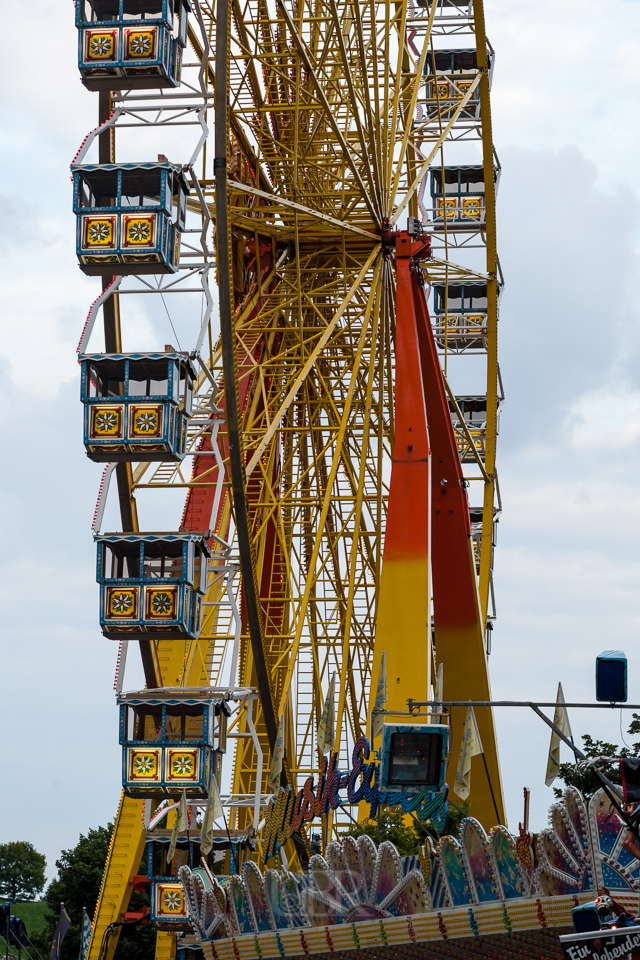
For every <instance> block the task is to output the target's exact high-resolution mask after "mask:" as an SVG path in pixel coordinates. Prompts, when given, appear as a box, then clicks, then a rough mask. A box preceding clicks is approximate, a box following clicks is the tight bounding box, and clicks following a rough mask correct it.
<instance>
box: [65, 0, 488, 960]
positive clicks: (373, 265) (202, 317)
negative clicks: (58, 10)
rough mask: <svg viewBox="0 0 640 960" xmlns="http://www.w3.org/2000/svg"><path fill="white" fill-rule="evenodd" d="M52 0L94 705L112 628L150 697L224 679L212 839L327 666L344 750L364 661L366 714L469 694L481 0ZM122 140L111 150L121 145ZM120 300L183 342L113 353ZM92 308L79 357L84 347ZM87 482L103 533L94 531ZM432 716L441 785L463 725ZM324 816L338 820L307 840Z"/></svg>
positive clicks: (484, 782) (483, 273) (480, 452)
mask: <svg viewBox="0 0 640 960" xmlns="http://www.w3.org/2000/svg"><path fill="white" fill-rule="evenodd" d="M76 7H77V15H76V22H77V26H78V28H79V36H80V70H81V74H82V76H83V80H84V82H85V85H86V86H87V87H88V88H89V89H93V90H96V91H99V98H100V118H99V119H100V123H99V126H98V127H97V128H96V130H95V131H93V132H92V133H91V134H90V135H89V137H88V138H87V139H86V140H85V142H84V143H83V145H82V147H81V150H80V151H79V153H78V155H77V157H76V158H75V160H74V164H73V166H72V172H73V178H74V203H75V212H76V214H77V218H78V258H79V263H80V266H81V269H83V271H84V272H85V273H88V274H89V275H96V276H100V277H102V292H101V293H100V294H99V296H98V297H97V299H96V301H95V303H94V304H93V305H92V308H91V310H90V312H89V317H88V320H87V324H86V326H85V329H84V331H83V334H82V338H81V343H80V353H81V360H82V365H83V380H82V383H83V387H82V389H83V395H82V399H83V402H84V404H85V438H84V439H85V447H86V449H87V453H88V455H89V456H90V458H91V459H93V460H96V461H97V462H103V463H106V464H107V467H106V468H105V472H104V476H103V483H102V487H101V497H100V500H99V503H98V508H97V511H96V517H95V520H94V532H95V535H96V539H97V541H98V548H99V560H98V564H99V565H98V578H99V581H100V584H101V587H100V590H101V608H100V618H101V626H102V629H103V632H104V634H105V635H106V636H108V637H112V638H115V639H120V640H121V641H122V643H121V652H120V655H119V662H120V667H119V674H118V676H117V678H116V689H117V692H118V693H121V691H122V675H123V672H124V662H125V660H126V658H127V657H130V656H131V655H132V653H131V651H132V648H133V647H139V649H140V652H141V657H142V663H143V668H144V673H145V679H146V684H147V687H148V688H149V689H151V690H153V689H160V688H161V689H163V690H164V689H174V690H175V689H176V688H179V687H184V688H195V687H210V688H212V689H214V690H216V691H221V690H227V691H230V692H233V691H235V694H233V697H235V703H236V704H237V706H238V709H237V713H236V717H235V727H234V723H233V722H232V724H231V728H230V730H234V731H235V732H233V733H232V734H231V736H232V737H233V736H235V737H236V739H235V741H234V742H235V744H236V747H235V751H231V750H227V753H226V756H225V758H224V764H225V765H227V770H226V774H225V776H226V777H227V778H228V781H229V786H228V791H227V794H226V798H225V797H223V799H225V802H226V806H227V808H228V820H229V822H228V828H229V830H232V831H235V832H236V833H235V835H241V834H249V833H251V831H252V830H253V831H254V832H255V830H256V828H258V827H259V820H260V815H259V812H260V809H261V808H263V805H264V803H265V801H266V799H267V798H268V796H269V789H268V784H267V774H268V770H269V762H270V757H271V754H272V752H273V750H274V746H275V744H276V740H277V737H278V734H279V731H280V730H282V731H283V736H284V763H283V770H282V774H281V778H282V783H283V784H288V785H289V786H291V787H292V788H295V789H297V788H298V787H299V786H301V785H302V783H303V782H304V781H305V780H307V778H308V777H310V776H312V775H313V774H314V773H317V771H318V769H319V757H318V742H317V729H318V726H319V723H320V719H321V715H322V711H323V707H324V705H325V702H326V698H327V692H328V691H329V690H330V689H331V690H333V689H334V687H333V686H332V684H335V691H336V694H335V696H336V699H335V704H334V708H335V751H336V754H337V756H338V758H339V762H340V765H341V767H342V768H343V769H347V768H348V767H349V765H350V760H351V756H352V753H353V750H354V746H355V745H356V744H357V743H358V742H359V741H361V738H362V737H366V736H369V733H370V721H371V710H372V706H373V702H372V699H373V694H374V692H375V691H374V690H373V689H372V688H373V686H374V685H375V680H376V677H377V675H378V672H379V669H380V663H381V660H382V655H383V653H384V656H385V661H386V670H387V686H388V697H387V702H386V709H387V711H388V713H389V714H390V715H394V714H395V715H396V716H399V715H401V714H402V713H406V712H407V710H408V708H407V700H409V699H414V700H423V701H424V700H430V699H433V696H434V693H432V691H435V682H436V676H437V674H438V670H439V668H440V666H442V667H443V670H444V692H445V694H446V697H447V699H458V700H466V699H480V700H488V699H490V689H489V679H488V655H489V654H490V652H491V650H490V637H491V629H492V621H493V619H494V618H495V603H494V600H493V583H492V570H493V550H494V542H495V529H496V522H497V518H498V516H499V512H500V509H501V505H500V497H499V490H498V486H497V474H496V470H495V456H496V438H497V432H498V416H499V409H500V404H501V402H502V399H503V397H502V389H501V381H500V374H499V367H498V361H497V320H498V300H499V294H500V290H501V287H502V277H501V274H500V267H499V261H498V257H497V248H496V230H495V194H496V189H497V184H498V179H499V165H498V163H497V159H496V157H495V151H494V149H493V144H492V134H491V113H490V99H489V97H490V83H491V74H492V70H493V62H494V54H493V50H492V48H491V47H490V45H489V44H488V41H487V39H486V35H485V27H484V16H483V9H482V3H481V0H473V2H469V0H431V2H429V0H423V3H418V4H417V6H414V4H413V3H412V2H410V0H406V2H404V3H397V4H389V3H383V2H380V0H369V2H366V3H364V4H356V3H351V2H350V0H320V2H314V3H313V4H311V3H304V2H301V3H293V2H291V0H274V2H271V0H268V2H267V0H217V4H215V5H211V4H209V3H207V2H205V0H192V2H191V3H189V2H188V0H180V2H177V0H176V2H174V0H77V4H76ZM212 121H213V123H212ZM185 127H190V128H191V129H190V131H189V132H192V133H193V134H194V136H193V142H192V143H191V142H189V145H188V147H185V145H186V144H187V136H186V132H185V131H184V129H183V128H185ZM211 127H213V129H211ZM130 129H136V130H137V131H139V134H138V133H137V134H136V135H135V136H139V138H140V139H139V141H137V144H138V143H139V145H140V146H139V147H138V146H137V148H136V151H135V158H136V159H135V162H130V161H126V162H118V161H117V156H116V150H117V147H118V144H119V143H120V137H121V136H126V135H128V131H129V130H130ZM121 131H122V134H121ZM158 131H160V132H161V133H162V134H163V135H166V137H167V143H168V144H170V146H171V149H173V150H174V151H175V152H176V153H175V155H174V154H172V159H171V161H169V160H168V159H167V156H166V154H169V153H170V152H171V150H170V148H169V147H167V149H166V151H165V152H163V153H162V154H158V160H157V161H156V160H155V159H154V157H153V156H151V155H148V154H145V153H144V150H145V149H146V148H145V147H144V146H143V145H142V143H143V140H142V138H143V135H146V134H147V133H149V132H153V133H154V134H157V133H158ZM96 146H97V148H98V157H97V162H96V163H93V164H92V163H88V162H87V160H88V158H89V151H90V150H91V149H92V148H95V147H96ZM178 152H182V155H180V156H178V155H177V154H178ZM211 228H213V237H212V232H211ZM214 281H215V282H214ZM216 287H217V293H216V289H215V288H216ZM169 295H171V296H169ZM130 296H131V297H133V296H145V297H149V298H154V302H156V303H160V304H161V305H160V306H159V307H158V309H159V310H160V311H166V314H167V316H168V318H169V321H170V322H171V323H172V325H173V321H172V319H171V313H172V312H173V311H171V310H170V309H167V300H179V299H180V298H181V301H182V302H183V303H185V304H189V305H191V306H192V307H193V306H194V304H196V306H197V310H196V312H197V313H198V314H199V315H198V317H197V322H196V323H195V324H194V325H192V326H191V328H190V329H191V331H192V333H193V332H194V331H195V333H194V335H193V337H192V341H191V342H190V343H189V344H188V347H187V349H186V350H185V349H182V348H181V344H180V343H178V345H177V348H176V346H175V345H173V344H168V345H167V346H166V347H165V349H164V351H161V350H155V352H154V351H153V350H150V351H149V350H148V351H140V352H138V353H126V351H125V350H124V348H123V331H126V325H127V305H128V303H129V302H131V301H130V300H129V299H128V297H130ZM216 297H217V300H218V307H219V322H218V319H217V317H216V310H215V309H214V306H215V300H216ZM428 304H430V306H428ZM100 312H102V317H103V322H104V331H105V337H104V353H102V354H99V353H97V352H94V351H91V350H90V349H89V341H90V337H91V336H92V335H95V333H94V328H95V324H96V321H97V319H98V318H99V316H100ZM174 333H175V329H174ZM176 336H177V335H176ZM182 346H183V347H184V344H183V345H182ZM466 384H469V386H468V388H466ZM481 384H482V386H481ZM112 477H114V478H115V481H116V485H117V498H118V503H119V506H120V514H121V519H122V531H120V532H117V533H111V534H109V533H106V532H103V531H102V520H103V512H104V505H105V502H106V499H107V492H108V489H109V484H110V481H111V480H112ZM111 490H112V494H113V487H112V488H111ZM163 490H164V491H167V492H171V493H176V492H179V491H182V492H184V494H185V495H186V500H185V503H184V509H183V513H182V517H180V516H175V515H172V514H171V512H170V511H169V510H168V511H167V517H166V524H165V525H164V526H163V530H164V532H158V531H157V530H156V531H153V532H151V533H147V532H144V531H142V532H141V531H139V530H138V523H137V503H138V501H139V500H140V498H142V497H144V496H147V495H149V496H151V495H157V492H158V491H163ZM152 491H153V494H152V493H151V492H152ZM166 502H167V503H171V504H173V503H174V500H173V499H170V498H169V497H167V501H166ZM172 571H173V572H172ZM176 571H179V572H178V573H176ZM145 578H146V579H145ZM154 578H155V580H154ZM147 580H148V582H147ZM128 581H130V583H129V582H128ZM136 591H137V592H136ZM154 591H155V592H154ZM134 641H135V643H134ZM334 678H335V679H334ZM440 695H441V696H442V691H441V692H440ZM175 696H177V694H176V695H175ZM229 696H232V693H229ZM142 699H143V700H144V697H143V698H142ZM147 699H148V698H147ZM174 699H175V697H174ZM137 702H138V701H136V703H137ZM145 702H146V701H145ZM163 709H165V710H166V708H163ZM458 713H459V715H458ZM163 716H164V715H163ZM451 719H452V749H451V754H450V756H451V758H452V759H451V760H450V764H449V771H448V779H449V782H452V781H453V774H454V772H455V765H456V763H457V756H458V753H459V746H460V739H461V735H462V720H463V715H462V712H461V711H458V712H456V709H454V710H453V711H452V718H451ZM167 722H168V721H166V720H164V719H163V720H162V724H166V723H167ZM478 724H479V728H480V732H481V735H482V740H483V744H484V748H485V756H484V759H485V761H486V765H485V767H484V769H481V770H479V771H478V774H477V778H476V781H477V782H474V793H473V798H472V813H473V814H474V815H475V816H477V817H478V818H479V819H480V820H481V821H484V822H485V823H487V824H489V823H495V822H502V823H504V804H503V800H502V786H501V776H500V769H499V763H498V756H497V746H496V739H495V730H494V725H493V717H492V714H491V711H490V710H489V709H488V708H482V709H478ZM163 729H164V727H163ZM229 761H230V762H231V765H232V769H230V768H229ZM223 779H224V778H223ZM165 786H166V785H165ZM149 789H151V788H149ZM167 793H169V794H170V790H168V788H167ZM143 795H144V794H143V793H139V794H137V795H135V791H134V792H133V793H132V791H131V790H130V791H129V794H128V795H127V796H125V797H124V798H123V801H122V803H121V807H120V810H119V813H118V819H117V823H116V830H115V833H114V838H113V841H112V850H111V852H110V856H109V860H108V863H107V868H106V871H105V877H104V880H103V890H102V893H101V897H100V901H99V904H98V911H97V916H96V921H95V924H94V933H93V940H92V945H91V949H90V952H91V955H92V960H93V954H94V953H95V956H96V957H98V954H99V951H100V947H101V937H102V935H103V933H104V930H106V929H107V927H108V926H109V924H110V923H112V922H113V920H114V918H117V917H121V916H122V915H123V913H124V911H125V910H126V905H127V903H128V898H129V896H130V892H131V889H132V887H131V878H132V877H133V875H134V874H135V871H136V869H137V866H138V863H139V860H140V856H141V854H142V850H143V846H144V823H145V818H146V824H147V826H148V824H149V818H150V816H152V811H151V808H150V807H149V806H148V805H147V804H148V801H144V800H142V799H141V797H142V796H143ZM149 796H151V793H149ZM246 798H255V799H251V802H247V800H246ZM143 804H144V806H143ZM345 816H346V818H345ZM351 817H355V818H356V819H357V817H358V812H357V807H356V808H354V809H353V810H352V811H351V813H348V812H347V813H346V815H345V813H341V812H340V811H337V812H336V813H335V815H334V816H333V817H332V819H331V821H330V822H329V824H328V828H327V832H326V835H325V836H324V837H323V842H324V843H326V842H327V841H328V840H329V839H330V837H331V836H332V835H335V834H336V833H337V832H338V831H339V830H340V829H343V828H344V826H345V825H346V823H347V822H349V819H348V818H351ZM230 842H231V841H230ZM289 856H293V857H294V858H295V857H298V858H300V859H304V856H305V850H304V844H303V846H302V847H298V848H295V849H294V848H292V850H290V851H289ZM172 936H173V934H172V933H171V932H170V928H168V930H167V929H165V931H164V932H161V933H159V940H158V949H157V955H158V956H161V955H164V954H166V955H167V957H168V956H170V955H171V952H172V945H171V937H172ZM114 947H115V937H113V938H112V941H111V944H110V946H108V948H107V954H108V953H109V952H111V953H112V951H113V949H114ZM102 960H105V957H104V956H103V957H102Z"/></svg>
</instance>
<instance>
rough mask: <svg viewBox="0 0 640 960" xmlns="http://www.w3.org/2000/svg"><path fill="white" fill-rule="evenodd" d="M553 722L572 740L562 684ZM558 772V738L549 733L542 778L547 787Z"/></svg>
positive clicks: (554, 734) (559, 686)
mask: <svg viewBox="0 0 640 960" xmlns="http://www.w3.org/2000/svg"><path fill="white" fill-rule="evenodd" d="M553 722H554V724H555V725H556V727H557V728H558V730H560V731H561V732H562V733H564V735H565V737H569V738H570V739H571V740H573V734H572V733H571V726H570V724H569V714H568V713H567V708H566V707H565V705H564V693H563V692H562V684H561V683H559V684H558V695H557V697H556V712H555V713H554V715H553ZM559 770H560V737H559V736H558V734H557V733H556V732H555V730H552V731H551V743H550V744H549V759H548V760H547V773H546V775H545V778H544V782H545V783H546V785H547V786H548V787H550V786H551V784H552V783H553V781H554V780H555V779H556V777H557V776H558V773H559Z"/></svg>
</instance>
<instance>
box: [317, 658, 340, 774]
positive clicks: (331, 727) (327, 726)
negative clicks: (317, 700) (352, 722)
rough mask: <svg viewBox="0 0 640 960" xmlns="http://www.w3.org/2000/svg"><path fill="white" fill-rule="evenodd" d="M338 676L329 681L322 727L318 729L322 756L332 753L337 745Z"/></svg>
mask: <svg viewBox="0 0 640 960" xmlns="http://www.w3.org/2000/svg"><path fill="white" fill-rule="evenodd" d="M335 701H336V674H335V673H334V674H333V676H332V677H331V680H330V681H329V689H328V690H327V696H326V698H325V701H324V707H323V709H322V716H321V717H320V726H319V727H318V750H319V751H320V753H321V754H322V756H324V755H325V753H331V751H332V750H334V749H335V745H336V706H335Z"/></svg>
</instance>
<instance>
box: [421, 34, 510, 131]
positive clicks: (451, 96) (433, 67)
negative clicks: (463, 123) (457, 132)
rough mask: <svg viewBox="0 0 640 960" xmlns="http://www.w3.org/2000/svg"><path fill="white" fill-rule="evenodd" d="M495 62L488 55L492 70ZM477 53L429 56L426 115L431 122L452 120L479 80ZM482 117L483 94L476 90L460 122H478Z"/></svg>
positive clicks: (439, 52) (448, 52)
mask: <svg viewBox="0 0 640 960" xmlns="http://www.w3.org/2000/svg"><path fill="white" fill-rule="evenodd" d="M492 61H493V58H492V57H491V55H490V54H488V55H487V63H488V65H489V70H491V67H492ZM478 73H479V70H478V58H477V54H476V51H475V50H433V51H431V52H430V53H428V54H427V58H426V61H425V65H424V75H425V77H426V78H427V89H426V102H425V105H426V111H427V116H428V117H429V118H432V117H437V116H438V115H440V117H441V118H442V119H443V120H449V119H450V118H451V116H452V115H453V113H454V111H455V110H457V108H458V105H459V103H460V101H461V100H462V98H463V97H464V96H465V94H466V93H467V92H468V90H469V87H470V86H471V85H472V84H473V82H474V81H475V80H476V78H477V76H478ZM479 116H480V91H479V88H478V87H477V86H476V88H475V90H474V91H473V93H472V94H471V97H470V99H469V101H468V102H467V104H466V106H465V107H464V109H463V111H462V113H461V114H460V116H459V119H460V120H477V119H478V117H479Z"/></svg>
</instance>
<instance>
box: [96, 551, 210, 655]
mask: <svg viewBox="0 0 640 960" xmlns="http://www.w3.org/2000/svg"><path fill="white" fill-rule="evenodd" d="M94 539H95V540H96V543H97V545H98V563H97V580H98V583H99V584H100V626H101V627H102V632H103V634H104V636H105V637H110V638H111V639H114V640H122V639H125V637H126V636H127V635H129V636H130V638H131V639H135V636H136V635H137V636H138V637H142V636H144V637H146V638H149V637H157V638H158V639H160V638H162V639H163V640H164V639H166V640H170V639H172V638H173V639H177V638H183V639H184V638H186V637H197V635H198V633H199V632H200V624H201V620H202V601H203V595H204V593H205V591H206V588H207V564H208V559H209V556H210V551H209V546H208V544H207V541H206V540H205V538H204V536H203V535H202V534H199V533H107V534H104V535H99V536H96V537H95V538H94Z"/></svg>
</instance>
